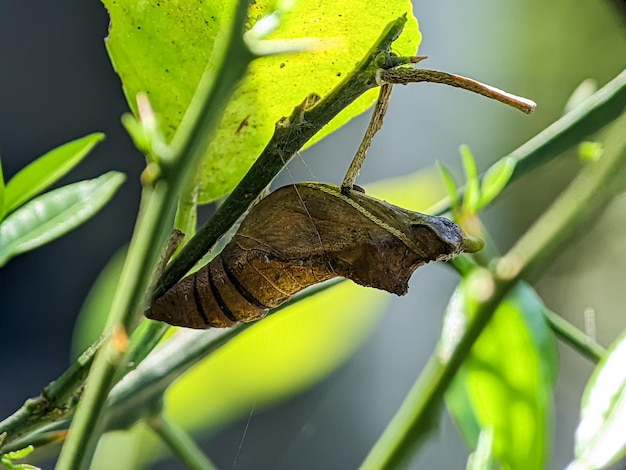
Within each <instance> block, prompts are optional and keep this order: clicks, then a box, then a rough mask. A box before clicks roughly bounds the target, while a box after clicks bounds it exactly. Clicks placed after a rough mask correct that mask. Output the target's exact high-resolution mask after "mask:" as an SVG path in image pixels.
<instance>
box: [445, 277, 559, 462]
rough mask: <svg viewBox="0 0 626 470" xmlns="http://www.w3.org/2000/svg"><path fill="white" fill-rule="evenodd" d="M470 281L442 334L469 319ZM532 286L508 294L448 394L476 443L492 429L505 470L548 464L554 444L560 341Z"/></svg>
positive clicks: (472, 442)
mask: <svg viewBox="0 0 626 470" xmlns="http://www.w3.org/2000/svg"><path fill="white" fill-rule="evenodd" d="M464 289H465V284H464V283H462V284H461V286H460V287H459V289H458V290H457V291H456V292H455V294H454V296H453V299H452V300H451V302H450V304H449V307H448V312H447V314H446V319H445V322H444V332H443V334H442V337H454V336H455V335H454V330H455V329H456V328H458V327H459V325H464V324H466V323H467V321H468V320H467V317H466V311H465V296H466V295H467V294H466V293H465V292H464ZM541 312H542V303H541V301H540V299H539V298H538V296H537V295H536V293H535V292H534V291H533V289H532V288H531V287H529V286H528V285H526V284H519V285H518V286H516V287H515V288H514V289H513V290H512V291H511V293H510V294H509V295H508V296H507V297H506V298H505V299H504V301H503V302H502V303H501V304H500V305H499V307H498V309H497V310H496V312H495V314H494V317H493V318H492V320H491V322H490V323H489V325H487V327H486V328H485V330H484V331H483V333H482V334H481V336H480V338H479V339H478V341H477V342H476V344H475V345H474V347H473V348H472V351H471V353H470V355H469V356H468V358H467V359H466V360H465V362H464V364H463V366H462V367H461V369H460V370H459V374H457V377H456V378H455V380H454V382H453V383H452V386H451V387H450V389H449V391H448V393H447V394H446V403H447V405H448V409H449V411H450V414H451V415H452V416H453V418H454V419H455V421H456V423H457V425H458V426H459V428H460V430H461V432H462V434H463V436H464V437H465V439H466V440H467V441H468V444H469V445H470V447H471V448H473V449H475V448H476V446H477V441H478V435H479V432H478V430H482V432H484V430H485V429H492V430H493V456H494V458H495V459H496V460H498V461H499V463H500V464H501V465H502V467H503V468H507V469H512V470H514V469H529V468H544V467H545V465H546V459H547V454H548V450H549V448H550V445H549V443H550V431H551V424H552V423H551V419H552V392H553V386H554V381H555V378H556V369H557V366H556V362H557V359H556V357H557V356H556V347H555V343H554V339H553V337H552V334H551V332H550V330H549V327H548V326H547V325H546V323H545V321H544V319H543V316H542V313H541Z"/></svg>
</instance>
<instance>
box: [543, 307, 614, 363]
mask: <svg viewBox="0 0 626 470" xmlns="http://www.w3.org/2000/svg"><path fill="white" fill-rule="evenodd" d="M543 317H544V318H545V319H546V321H547V322H548V325H550V328H552V331H554V333H555V334H556V336H558V337H559V338H560V339H561V340H562V341H563V342H564V343H566V344H569V345H570V346H571V347H572V348H574V349H575V350H576V351H578V352H579V353H580V354H582V355H583V356H585V357H586V358H587V359H589V360H591V361H593V362H595V363H598V362H600V360H601V359H602V358H603V357H604V356H605V355H606V349H605V348H603V347H602V346H601V345H600V344H598V343H597V342H596V341H594V340H593V338H590V337H589V336H587V335H586V334H585V333H584V332H582V331H580V330H579V329H578V328H576V327H575V326H574V325H572V324H571V323H570V322H568V321H567V320H565V319H564V318H563V317H561V316H560V315H558V314H556V313H554V312H553V311H551V310H549V309H547V308H545V307H544V309H543Z"/></svg>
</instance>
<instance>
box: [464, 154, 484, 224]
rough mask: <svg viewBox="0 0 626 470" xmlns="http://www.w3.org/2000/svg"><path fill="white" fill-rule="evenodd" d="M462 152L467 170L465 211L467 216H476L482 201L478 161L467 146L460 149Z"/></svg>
mask: <svg viewBox="0 0 626 470" xmlns="http://www.w3.org/2000/svg"><path fill="white" fill-rule="evenodd" d="M459 151H460V152H461V160H462V161H463V169H464V170H465V179H466V180H467V183H466V188H465V197H464V199H463V210H464V212H465V215H472V214H476V212H477V211H478V202H479V201H480V187H479V184H478V168H477V167H476V160H475V159H474V155H472V152H471V150H470V149H469V147H468V146H467V145H461V146H460V147H459Z"/></svg>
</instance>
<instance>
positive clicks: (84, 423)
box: [57, 1, 253, 470]
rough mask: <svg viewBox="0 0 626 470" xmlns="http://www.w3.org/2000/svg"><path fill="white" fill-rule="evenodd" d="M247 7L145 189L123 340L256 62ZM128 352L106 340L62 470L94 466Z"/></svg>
mask: <svg viewBox="0 0 626 470" xmlns="http://www.w3.org/2000/svg"><path fill="white" fill-rule="evenodd" d="M247 8H248V2H247V1H242V2H240V3H239V5H238V7H237V10H236V12H235V19H234V21H233V27H232V28H231V30H230V32H229V33H230V35H231V36H230V38H229V41H228V46H227V48H226V50H225V51H224V53H223V54H222V58H221V64H220V65H219V66H218V68H217V73H216V79H215V80H214V81H211V82H210V79H209V78H208V77H210V75H209V74H208V73H205V76H204V77H203V79H202V81H201V83H200V85H199V87H198V90H197V92H196V95H195V96H194V99H193V101H192V104H191V105H190V107H189V111H188V112H187V115H186V116H185V119H184V120H183V123H182V124H181V126H180V129H179V131H178V132H177V133H176V136H175V137H174V140H173V143H172V147H171V149H168V150H169V152H167V153H166V154H165V155H163V156H162V161H161V162H160V163H161V175H160V178H159V179H158V180H157V181H156V183H155V185H154V187H145V188H144V190H143V194H142V204H141V209H140V215H139V218H138V221H137V226H136V228H135V233H134V234H133V239H132V240H131V244H130V248H129V252H128V255H127V258H126V262H125V264H124V268H123V270H122V274H121V277H120V283H119V287H118V289H117V291H116V293H115V296H114V298H113V303H112V306H111V310H110V312H109V325H111V327H112V331H113V336H114V337H115V336H119V337H122V338H123V337H124V336H125V335H126V334H127V332H131V331H132V330H133V327H134V325H135V322H136V320H137V318H138V317H139V315H141V312H142V310H143V301H144V295H145V292H146V291H147V289H148V287H149V282H150V277H151V273H152V272H153V269H154V267H155V266H156V264H157V261H158V256H159V254H160V252H161V249H162V247H163V245H164V242H165V240H166V238H167V235H168V233H169V230H170V228H171V222H172V219H173V216H174V211H175V208H176V202H177V199H178V194H179V192H180V189H181V187H182V186H183V184H184V182H185V181H188V179H189V177H190V176H191V172H192V171H193V170H194V169H195V168H196V167H197V165H198V163H199V161H200V159H201V157H202V155H203V153H204V150H205V149H206V146H207V144H208V139H209V135H210V134H211V131H212V129H213V128H214V127H215V125H216V124H217V122H218V119H219V117H220V115H221V110H222V109H224V107H225V105H226V103H227V102H228V99H229V97H230V95H231V94H232V92H233V90H234V88H235V85H236V84H237V83H238V82H239V80H240V79H241V78H242V77H243V76H244V74H245V71H246V68H247V66H248V64H249V62H250V61H251V60H252V59H253V56H252V55H251V54H250V53H249V52H247V51H248V48H247V46H246V45H245V43H244V41H243V31H244V25H245V21H246V18H247ZM124 348H125V345H123V344H118V345H116V344H115V343H114V342H113V341H112V340H111V339H105V340H104V342H103V344H102V346H101V347H100V349H99V351H98V352H97V353H96V357H95V359H94V364H93V366H92V368H91V371H90V374H89V377H88V378H87V383H86V388H85V392H84V394H83V397H82V399H81V401H80V403H79V405H78V407H77V409H76V414H75V417H74V420H73V422H72V426H71V428H70V434H69V436H68V439H67V441H66V443H65V445H64V446H63V449H62V450H61V455H60V456H59V460H58V462H57V468H58V469H60V470H63V469H68V470H70V469H80V468H84V467H87V466H88V465H89V462H90V461H91V458H92V456H93V452H94V450H95V446H96V443H97V440H98V438H99V436H100V433H101V431H102V426H101V417H102V415H103V411H104V405H105V403H106V398H107V396H108V394H109V391H110V390H111V388H112V386H113V383H114V379H115V378H116V376H118V373H119V369H120V368H121V367H123V364H124V355H125V354H124V353H125V350H124Z"/></svg>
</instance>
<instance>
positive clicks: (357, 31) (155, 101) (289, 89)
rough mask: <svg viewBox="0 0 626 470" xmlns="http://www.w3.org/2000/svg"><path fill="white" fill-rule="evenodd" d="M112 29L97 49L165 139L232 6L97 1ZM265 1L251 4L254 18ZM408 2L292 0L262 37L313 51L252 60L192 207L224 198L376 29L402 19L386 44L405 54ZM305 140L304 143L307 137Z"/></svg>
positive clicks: (366, 99)
mask: <svg viewBox="0 0 626 470" xmlns="http://www.w3.org/2000/svg"><path fill="white" fill-rule="evenodd" d="M104 3H105V5H106V7H107V8H108V10H109V12H110V15H111V24H112V28H111V31H110V36H109V39H108V40H107V49H108V51H109V54H110V56H111V59H112V61H113V64H114V66H115V69H116V70H117V72H118V74H119V75H120V77H121V79H122V83H123V85H124V91H125V94H126V98H127V100H128V102H129V104H130V106H131V108H132V109H133V110H134V111H136V105H135V96H136V94H137V93H138V92H140V91H143V92H146V93H147V94H148V96H149V98H150V101H151V104H152V106H153V108H154V110H155V111H156V113H157V115H158V117H159V119H160V122H161V126H162V130H163V132H164V134H165V136H166V138H168V139H170V138H171V137H172V136H173V134H174V131H175V130H176V128H177V127H178V125H179V123H180V121H181V119H182V117H183V114H184V113H185V111H186V109H187V106H188V104H189V102H190V100H191V97H192V94H193V92H194V90H195V89H196V86H197V84H198V81H199V80H200V77H201V75H202V72H203V71H204V69H205V67H206V66H207V65H208V66H209V67H210V66H211V65H212V64H214V61H215V58H212V57H214V56H212V55H213V54H214V53H217V52H219V43H220V34H221V33H220V31H221V30H223V28H227V27H228V26H229V24H230V20H231V15H232V11H233V5H234V2H233V1H226V0H222V1H218V2H195V1H191V0H186V1H180V2H157V1H156V0H152V1H147V2H136V1H132V2H130V1H128V0H122V1H120V0H116V1H113V0H104ZM270 5H271V2H269V1H267V0H263V1H257V2H255V3H254V5H253V10H252V12H251V16H252V17H253V18H254V19H255V20H256V19H258V18H259V17H261V16H262V15H263V14H265V13H268V12H269V11H270ZM411 11H412V6H411V2H410V1H408V0H389V1H385V2H371V1H365V0H352V1H342V0H329V1H324V2H319V1H316V0H300V1H298V2H296V3H295V6H294V8H293V10H292V11H291V12H289V13H287V14H285V15H284V16H283V17H282V19H281V25H280V27H279V29H278V30H277V31H276V32H275V33H273V34H272V35H271V36H270V37H269V39H287V38H303V37H314V38H320V39H324V40H326V46H325V48H323V49H322V50H318V51H313V52H307V53H300V54H294V55H288V56H275V57H268V58H263V59H259V60H256V61H254V62H253V64H252V65H251V67H250V69H249V74H248V76H247V78H246V79H245V80H244V82H243V83H242V84H241V85H240V86H239V88H238V90H237V91H236V92H235V95H234V97H233V100H232V101H231V103H230V105H229V106H228V107H227V109H226V111H225V113H224V116H223V118H222V121H221V124H220V126H219V128H218V130H217V131H216V133H215V136H214V140H213V142H212V144H211V146H210V148H209V149H208V151H207V154H206V157H205V159H204V163H203V165H202V168H201V169H200V174H199V181H200V183H201V184H200V192H199V200H200V202H203V203H206V202H209V201H212V200H214V199H217V198H219V197H221V196H223V195H224V194H226V193H228V192H229V191H230V190H232V188H233V187H234V186H235V184H236V183H237V182H238V181H239V180H240V179H241V177H242V176H243V175H244V174H245V172H246V171H247V170H248V169H249V168H250V166H251V165H252V163H253V162H254V160H255V159H256V158H257V156H258V155H259V154H260V152H261V150H262V149H263V148H264V146H265V144H266V143H267V141H268V140H269V138H270V137H271V135H272V133H273V130H274V124H275V123H276V121H278V120H279V119H280V118H281V117H283V116H286V115H289V114H290V113H291V111H292V109H293V108H294V107H295V106H297V105H298V104H300V103H301V102H302V101H303V100H304V99H305V98H306V97H307V96H308V95H310V94H311V93H316V94H318V95H320V96H324V95H326V94H327V93H328V92H329V91H330V90H331V89H332V88H333V87H334V86H335V85H337V84H338V83H339V81H340V80H342V79H343V78H344V77H345V76H346V75H347V74H348V73H349V71H350V70H351V69H352V67H353V66H354V64H355V63H356V62H357V61H358V60H360V59H361V57H362V56H363V55H364V54H365V53H366V52H367V50H368V49H369V47H370V46H371V45H372V43H373V42H374V40H375V39H376V38H377V37H378V36H379V34H380V33H381V32H382V30H383V28H384V26H385V25H386V24H387V23H388V22H389V21H391V20H393V19H395V18H397V17H399V16H401V15H402V14H404V13H408V14H409V18H410V19H409V21H408V23H407V25H406V26H405V28H404V32H403V34H402V35H401V37H400V38H399V39H398V40H397V41H396V42H395V43H394V50H396V51H397V53H398V54H400V55H414V54H415V53H416V50H417V45H418V43H419V39H420V35H419V32H418V31H417V21H416V20H415V19H414V18H413V17H412V16H411ZM375 99H376V91H374V90H373V91H372V92H371V93H368V94H367V96H365V95H364V96H363V97H362V98H361V99H359V100H358V101H357V102H355V103H354V104H353V105H352V106H350V107H348V108H347V109H346V110H344V111H343V112H342V113H341V114H340V115H339V116H337V117H336V118H335V119H334V120H333V121H332V122H331V123H330V124H329V125H328V126H327V127H326V128H325V129H323V130H322V132H321V133H320V134H319V135H318V136H316V137H315V139H320V138H321V136H323V135H327V134H328V133H329V132H332V131H333V130H335V129H336V128H337V127H339V126H340V125H342V124H344V123H345V122H346V121H348V120H349V119H350V118H352V117H353V116H355V115H356V114H358V113H361V112H363V111H364V110H365V109H366V108H367V107H369V106H370V105H371V104H372V103H373V102H374V100H375ZM315 139H314V140H315Z"/></svg>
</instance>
